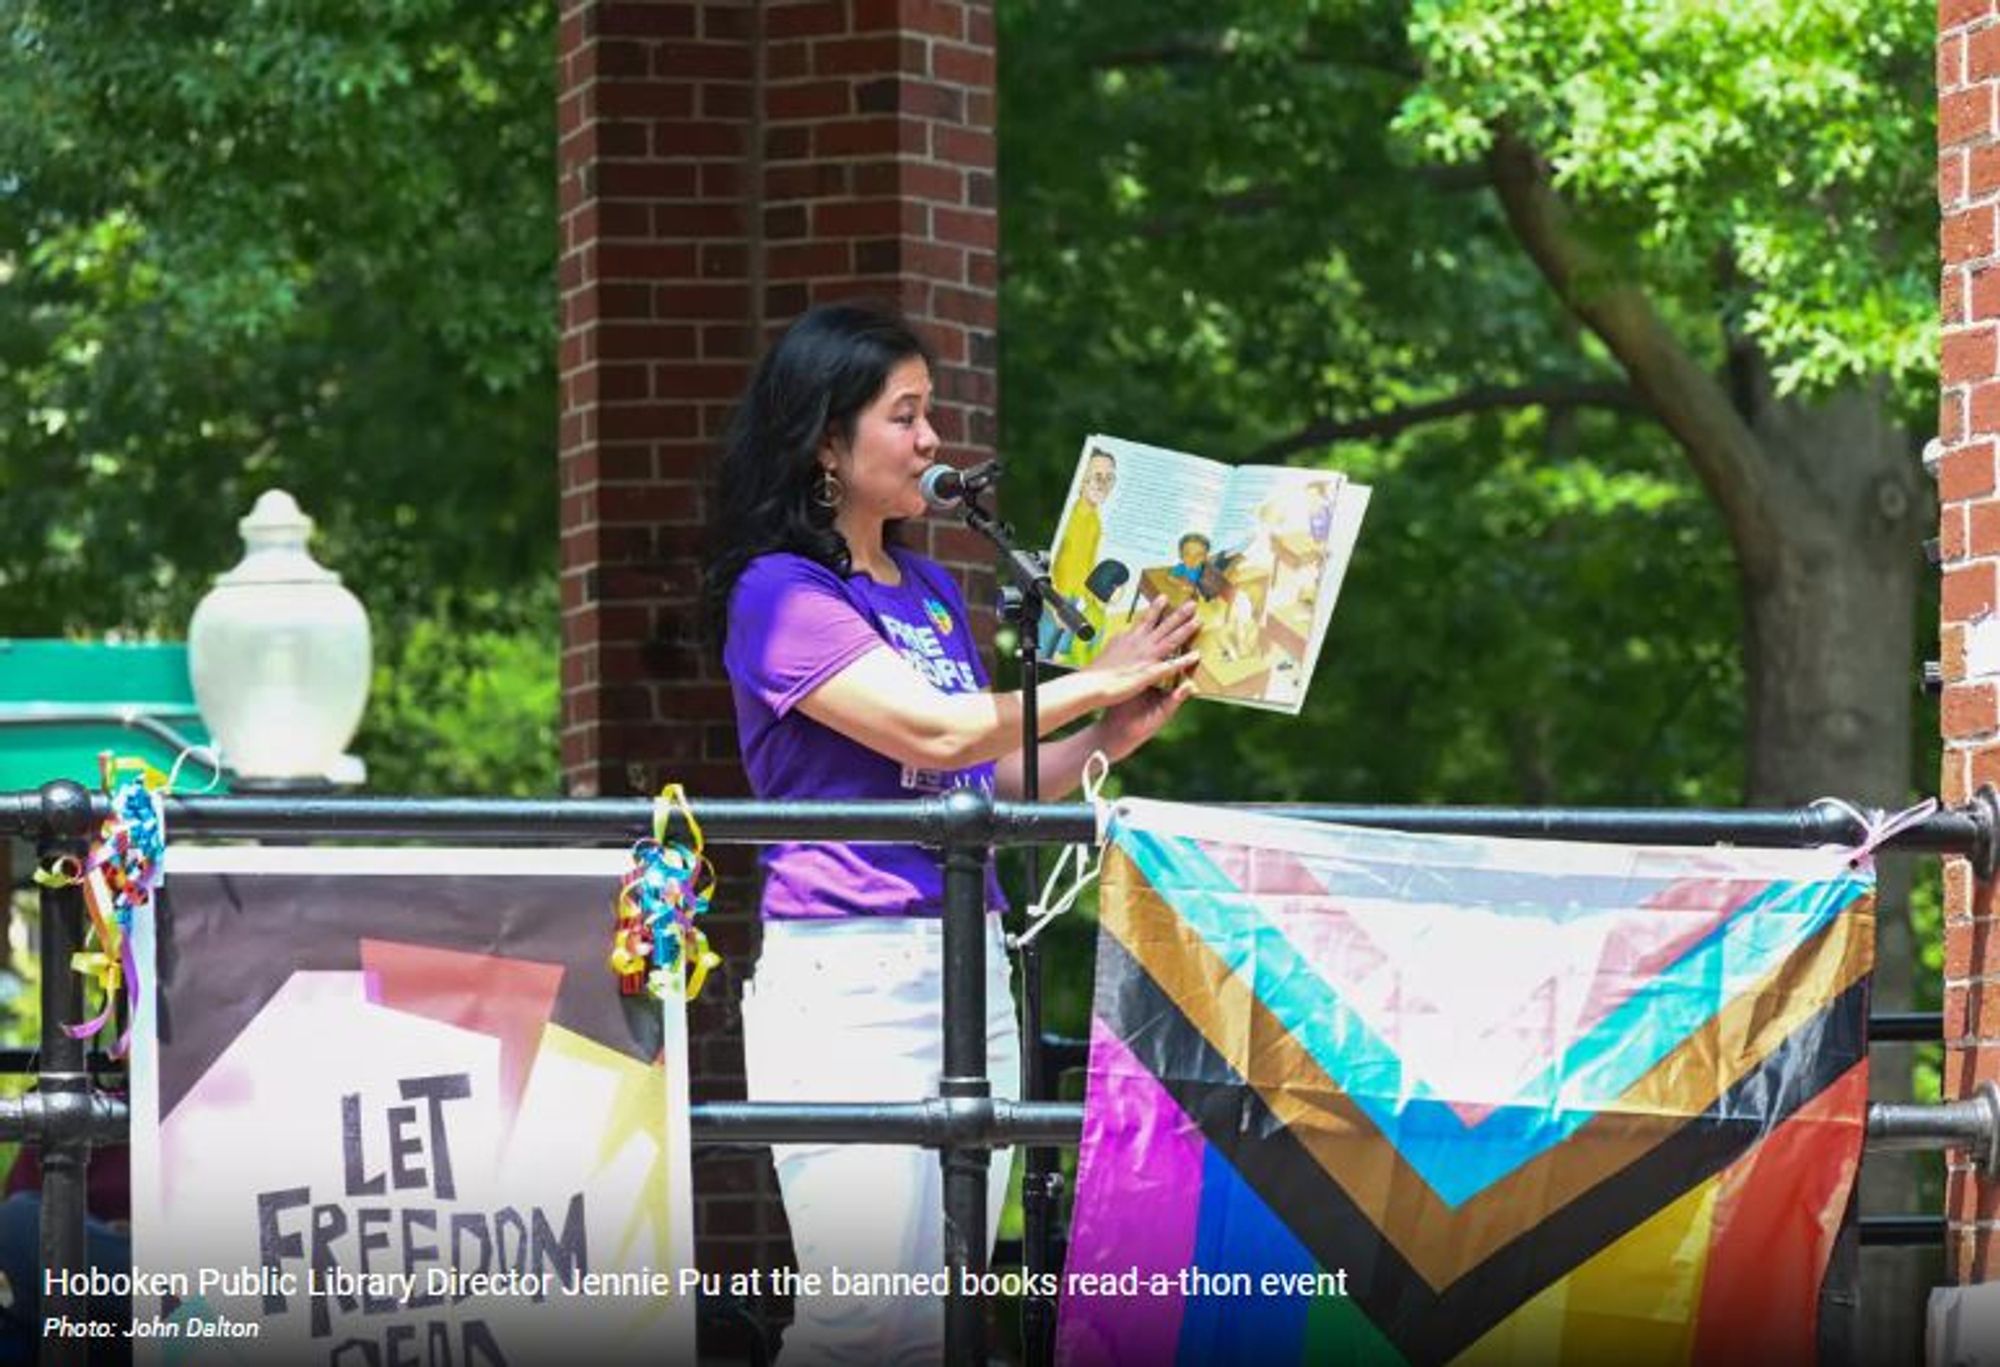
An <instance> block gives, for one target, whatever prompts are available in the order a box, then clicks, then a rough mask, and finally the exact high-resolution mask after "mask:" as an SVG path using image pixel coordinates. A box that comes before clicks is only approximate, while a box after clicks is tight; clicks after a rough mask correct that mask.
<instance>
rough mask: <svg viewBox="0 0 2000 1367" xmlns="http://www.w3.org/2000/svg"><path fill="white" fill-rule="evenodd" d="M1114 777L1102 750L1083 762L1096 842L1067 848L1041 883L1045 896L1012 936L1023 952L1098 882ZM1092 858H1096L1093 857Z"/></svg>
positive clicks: (1033, 904) (1037, 902) (1091, 754)
mask: <svg viewBox="0 0 2000 1367" xmlns="http://www.w3.org/2000/svg"><path fill="white" fill-rule="evenodd" d="M1110 775H1111V760H1110V757H1109V756H1107V755H1106V754H1105V753H1104V752H1103V751H1102V750H1093V751H1091V752H1090V758H1088V759H1086V760H1085V761H1084V762H1083V773H1082V776H1081V778H1080V779H1079V782H1080V784H1081V786H1082V788H1083V798H1084V801H1086V802H1088V803H1089V804H1090V806H1091V809H1092V811H1093V812H1094V813H1095V814H1096V817H1097V839H1096V841H1095V842H1094V843H1092V844H1089V845H1083V844H1077V845H1065V846H1063V851H1062V853H1061V854H1059V855H1057V856H1056V862H1055V867H1054V868H1052V869H1050V870H1049V876H1048V878H1047V879H1046V880H1044V881H1043V883H1042V895H1041V896H1040V897H1039V898H1037V899H1036V900H1035V901H1034V902H1033V903H1031V904H1030V905H1029V907H1028V925H1027V928H1026V929H1024V930H1023V931H1022V932H1021V933H1020V934H1019V935H1017V936H1015V937H1013V945H1014V948H1016V949H1020V948H1021V947H1023V946H1024V945H1027V944H1030V943H1032V942H1033V940H1034V938H1035V937H1036V936H1037V935H1040V934H1041V933H1042V931H1043V930H1044V929H1046V928H1047V926H1048V924H1049V922H1051V921H1053V920H1055V919H1056V917H1058V916H1060V915H1062V914H1063V913H1064V912H1066V911H1068V910H1069V909H1070V908H1071V907H1073V906H1075V905H1076V903H1077V899H1078V898H1079V897H1081V896H1083V892H1084V889H1086V888H1088V887H1089V886H1090V885H1091V884H1092V883H1094V882H1096V881H1097V875H1098V873H1099V872H1100V871H1101V870H1102V868H1103V866H1104V833H1105V827H1106V826H1107V825H1108V824H1109V823H1110V820H1111V808H1112V804H1111V803H1110V802H1107V801H1106V800H1105V798H1104V781H1105V779H1107V778H1109V777H1110ZM1093 856H1095V857H1094V858H1093ZM1066 873H1067V875H1068V876H1069V879H1070V884H1069V886H1068V887H1067V888H1065V889H1064V890H1063V892H1062V895H1061V896H1060V897H1058V896H1056V888H1057V887H1058V886H1059V885H1060V884H1061V883H1062V880H1063V877H1064V875H1065V874H1066Z"/></svg>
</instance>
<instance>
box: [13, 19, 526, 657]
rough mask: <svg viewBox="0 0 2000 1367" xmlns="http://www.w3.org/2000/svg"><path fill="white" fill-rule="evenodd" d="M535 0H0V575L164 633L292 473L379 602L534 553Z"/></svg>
mask: <svg viewBox="0 0 2000 1367" xmlns="http://www.w3.org/2000/svg"><path fill="white" fill-rule="evenodd" d="M553 23H554V19H553V15H552V12H551V7H550V5H549V4H548V3H546V0H520V2H518V3H508V4H493V3H488V2H487V0H375V2H373V3H369V4H365V5H357V4H350V3H347V2H346V0H257V2H256V3H245V2H239V0H163V3H157V4H144V5H134V4H128V3H122V0H59V2H53V3H52V2H45V0H4V3H0V395H3V396H4V397H0V413H4V414H5V416H6V420H5V421H0V487H4V489H5V493H6V497H5V499H4V500H0V593H4V598H5V602H6V604H7V614H6V626H5V629H6V630H8V631H10V632H13V633H15V634H35V633H50V632H56V631H61V630H65V629H89V628H104V627H108V626H125V627H138V628H142V629H143V628H147V627H157V628H164V629H165V630H167V631H169V632H172V631H177V630H178V629H179V628H180V625H181V624H182V623H184V622H185V620H186V614H187V612H188V610H189V609H190V608H191V606H192V603H193V601H194V599H195V598H196V597H197V596H198V595H199V594H200V592H201V591H202V588H203V587H204V586H205V584H206V581H207V579H208V577H209V576H210V575H211V574H213V573H214V572H215V571H217V570H219V569H222V568H224V567H226V566H227V565H228V564H229V563H231V562H232V561H233V559H234V557H235V554H236V550H237V546H236V542H235V537H234V532H233V522H234V520H235V518H236V517H237V516H240V515H241V514H242V513H243V512H245V511H247V510H248V508H249V505H250V503H251V502H252V500H253V498H254V495H255V494H256V492H257V491H259V490H261V489H263V488H266V487H269V486H272V485H283V486H285V487H288V488H290V489H291V490H292V491H293V493H295V494H296V495H297V496H298V497H299V499H300V501H301V502H302V503H303V504H304V505H305V507H306V508H307V509H308V510H309V511H312V512H313V513H315V514H316V515H317V516H318V517H319V519H320V522H321V527H322V535H321V539H320V541H319V543H318V549H319V551H320V553H321V555H322V557H323V558H324V559H326V560H327V561H328V562H329V563H331V564H333V565H335V566H336V567H337V568H339V569H340V570H342V571H343V572H344V573H345V574H346V576H347V577H348V578H349V580H350V582H352V583H354V584H355V586H356V587H357V588H358V589H359V590H360V591H361V592H362V593H363V595H364V597H365V598H366V600H367V601H368V602H369V603H370V605H371V606H372V607H374V608H375V609H377V612H378V619H377V620H378V627H379V626H380V625H381V624H382V623H383V621H384V618H383V616H382V615H380V614H385V613H386V614H387V616H388V618H389V619H391V621H390V625H391V627H392V630H393V623H394V619H398V618H400V617H401V616H402V615H405V614H408V613H412V612H422V611H424V610H425V606H424V605H425V602H426V599H427V598H428V595H429V593H430V592H431V587H432V586H435V585H439V584H444V583H453V584H459V585H482V584H484V585H504V584H513V583H519V582H522V581H524V580H526V579H527V578H529V577H531V576H532V575H535V574H546V573H548V572H549V571H550V570H551V569H552V566H553V559H554V539H555V538H554V525H555V519H554V503H555V480H554V473H553V469H552V464H553V455H552V453H553V444H554V443H553V437H554V396H555V384H554V374H553V371H554V341H555V336H554V326H555V324H554V316H555V314H554V297H555V294H554V270H553V265H554V257H555V251H556V219H555V206H554V169H553V155H554V134H553V124H554V74H555V73H554V63H553V61H552V60H551V57H550V40H551V33H552V31H553Z"/></svg>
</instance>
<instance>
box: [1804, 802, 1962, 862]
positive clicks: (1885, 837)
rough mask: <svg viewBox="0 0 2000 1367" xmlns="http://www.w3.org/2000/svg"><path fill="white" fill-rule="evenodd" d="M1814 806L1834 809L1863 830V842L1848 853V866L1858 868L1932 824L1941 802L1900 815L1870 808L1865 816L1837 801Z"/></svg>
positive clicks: (1928, 804) (1915, 807) (1924, 803)
mask: <svg viewBox="0 0 2000 1367" xmlns="http://www.w3.org/2000/svg"><path fill="white" fill-rule="evenodd" d="M1813 805H1815V806H1827V807H1831V808H1833V809H1834V810H1835V811H1838V812H1840V813H1842V814H1843V815H1846V816H1849V817H1852V818H1853V819H1854V823H1855V824H1856V825H1858V826H1860V827H1861V832H1862V834H1861V842H1860V843H1859V844H1857V845H1855V846H1854V847H1853V848H1852V849H1850V850H1849V851H1848V852H1847V862H1848V863H1850V864H1859V863H1860V862H1861V861H1862V860H1864V859H1867V858H1868V857H1870V856H1871V855H1873V854H1874V853H1875V851H1876V850H1877V849H1879V848H1880V847H1881V846H1883V845H1884V844H1886V843H1888V842H1889V841H1890V840H1892V839H1893V838H1895V837H1896V836H1898V835H1901V834H1902V833H1903V832H1904V831H1907V830H1909V829H1910V828H1911V827H1912V826H1918V825H1921V824H1923V823H1924V822H1925V821H1927V820H1929V819H1930V817H1931V814H1932V813H1934V812H1936V811H1937V809H1938V800H1937V799H1936V798H1934V797H1927V798H1925V799H1924V800H1923V801H1922V802H1919V803H1916V804H1915V805H1913V806H1909V807H1905V808H1904V809H1903V810H1902V811H1900V812H1885V811H1884V810H1882V808H1880V807H1871V808H1869V809H1868V810H1867V811H1865V812H1864V811H1863V810H1861V808H1859V807H1857V806H1855V805H1854V804H1853V803H1851V802H1848V801H1845V800H1843V799H1841V798H1837V797H1823V798H1820V799H1819V801H1818V802H1816V803H1814V804H1813Z"/></svg>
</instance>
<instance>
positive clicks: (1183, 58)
mask: <svg viewBox="0 0 2000 1367" xmlns="http://www.w3.org/2000/svg"><path fill="white" fill-rule="evenodd" d="M1232 54H1233V49H1232V48H1231V47H1230V46H1229V44H1228V43H1227V42H1225V41H1224V40H1223V36H1222V35H1221V34H1219V33H1201V34H1193V35H1188V34H1181V35H1177V36H1174V37H1169V38H1162V39H1161V40H1160V41H1158V42H1156V43H1149V44H1147V45H1146V46H1144V47H1130V48H1118V49H1115V50H1113V51H1111V52H1106V53H1102V54H1100V55H1099V56H1097V57H1094V58H1092V59H1091V60H1090V64H1089V69H1090V70H1092V71H1131V70H1135V69H1138V68H1142V67H1175V66H1205V65H1207V64H1208V63H1210V62H1216V61H1221V60H1223V59H1225V58H1227V57H1229V56H1231V55H1232ZM1298 60H1299V61H1300V62H1302V63H1304V64H1306V65H1308V66H1333V67H1342V68H1345V69H1346V70H1349V71H1356V72H1360V73H1362V74H1364V75H1368V76H1382V77H1387V78H1389V79H1391V80H1397V81H1415V80H1416V79H1418V77H1419V76H1420V75H1421V74H1422V73H1420V72H1418V71H1417V70H1416V69H1415V68H1413V67H1406V66H1396V65H1393V64H1391V63H1389V62H1371V61H1369V60H1367V59H1366V58H1364V57H1356V56H1355V55H1354V54H1353V53H1352V52H1340V53H1333V52H1321V51H1315V50H1313V49H1311V48H1307V49H1305V50H1303V51H1301V52H1300V53H1299V54H1298Z"/></svg>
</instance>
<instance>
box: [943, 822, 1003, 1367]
mask: <svg viewBox="0 0 2000 1367" xmlns="http://www.w3.org/2000/svg"><path fill="white" fill-rule="evenodd" d="M944 815H945V846H944V1073H943V1076H942V1078H941V1079H940V1081H939V1085H938V1095H939V1096H940V1097H941V1098H943V1101H944V1106H945V1112H946V1115H947V1117H948V1118H949V1120H950V1122H951V1123H950V1125H949V1127H948V1133H947V1136H946V1139H945V1142H944V1144H943V1145H942V1147H941V1148H940V1149H939V1151H938V1161H939V1162H941V1163H942V1164H943V1165H944V1262H945V1271H946V1273H947V1275H948V1276H949V1277H950V1278H951V1285H950V1287H949V1289H948V1290H947V1291H946V1293H945V1303H944V1360H945V1361H946V1362H948V1363H952V1364H954V1365H955V1367H957V1365H961V1364H962V1365H963V1367H976V1364H980V1363H983V1362H984V1361H985V1360H986V1299H985V1297H983V1296H976V1295H970V1294H968V1293H967V1290H966V1286H965V1274H966V1273H968V1272H972V1273H983V1272H985V1271H986V1198H987V1168H988V1165H989V1163H990V1162H991V1159H992V1154H993V1150H992V1148H991V1144H992V1137H991V1133H990V1129H991V1125H992V1122H993V1085H992V1082H991V1080H990V1079H989V1078H988V1077H987V1075H986V936H987V929H986V863H987V859H988V851H989V847H990V842H991V840H992V838H993V805H992V801H991V799H989V798H988V797H986V795H985V794H983V793H976V792H974V791H972V790H970V789H965V788H961V789H958V790H956V791H955V792H952V793H950V794H949V795H947V796H946V798H945V800H944Z"/></svg>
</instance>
